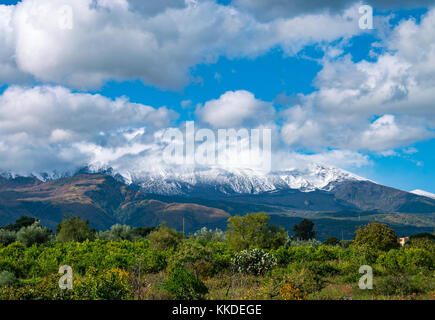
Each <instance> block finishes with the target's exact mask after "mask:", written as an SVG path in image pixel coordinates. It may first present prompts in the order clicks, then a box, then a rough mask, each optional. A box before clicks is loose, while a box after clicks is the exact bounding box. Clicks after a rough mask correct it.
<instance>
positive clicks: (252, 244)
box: [226, 212, 288, 251]
mask: <svg viewBox="0 0 435 320" xmlns="http://www.w3.org/2000/svg"><path fill="white" fill-rule="evenodd" d="M269 220H270V217H269V216H268V215H267V214H266V213H265V212H259V213H250V214H247V215H246V216H244V217H241V216H234V217H231V218H229V219H228V231H227V234H226V238H227V241H228V245H229V247H230V248H231V249H233V250H235V251H241V250H244V249H248V248H263V249H273V248H278V247H279V246H282V245H284V244H285V242H286V241H287V239H288V234H287V232H285V230H284V228H278V227H276V226H272V225H269Z"/></svg>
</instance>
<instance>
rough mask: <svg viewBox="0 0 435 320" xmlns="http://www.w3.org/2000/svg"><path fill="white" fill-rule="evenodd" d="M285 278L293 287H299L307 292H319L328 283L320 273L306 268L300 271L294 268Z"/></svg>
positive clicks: (303, 291) (301, 290)
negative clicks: (317, 273)
mask: <svg viewBox="0 0 435 320" xmlns="http://www.w3.org/2000/svg"><path fill="white" fill-rule="evenodd" d="M285 278H286V282H287V283H291V285H292V287H293V288H297V289H299V291H300V292H302V293H306V294H312V293H318V292H319V291H320V290H322V289H323V288H324V287H325V284H326V283H325V281H324V280H323V279H322V278H321V277H319V275H316V274H315V273H314V272H312V271H311V270H309V269H306V268H303V269H302V270H300V271H296V270H293V271H292V273H290V274H287V275H286V277H285Z"/></svg>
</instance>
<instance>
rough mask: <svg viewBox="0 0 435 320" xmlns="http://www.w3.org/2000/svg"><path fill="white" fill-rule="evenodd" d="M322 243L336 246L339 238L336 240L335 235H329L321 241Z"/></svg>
mask: <svg viewBox="0 0 435 320" xmlns="http://www.w3.org/2000/svg"><path fill="white" fill-rule="evenodd" d="M323 244H324V245H325V246H338V245H339V244H340V240H338V239H337V238H336V237H329V238H326V239H325V241H323Z"/></svg>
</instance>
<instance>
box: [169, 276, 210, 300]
mask: <svg viewBox="0 0 435 320" xmlns="http://www.w3.org/2000/svg"><path fill="white" fill-rule="evenodd" d="M162 288H163V290H165V291H167V292H168V293H169V294H171V296H172V298H173V299H176V300H203V299H204V298H205V295H206V294H207V293H208V289H207V287H206V286H205V284H204V283H203V282H202V281H201V280H199V279H198V278H196V277H195V275H194V274H193V273H192V272H190V271H187V270H186V269H185V268H176V269H174V270H172V271H171V272H170V273H169V276H168V278H167V280H165V281H164V283H163V287H162Z"/></svg>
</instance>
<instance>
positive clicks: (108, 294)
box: [73, 268, 131, 300]
mask: <svg viewBox="0 0 435 320" xmlns="http://www.w3.org/2000/svg"><path fill="white" fill-rule="evenodd" d="M73 289H74V296H75V298H77V299H80V300H88V299H89V300H125V299H128V298H130V297H131V296H130V294H131V286H130V279H129V274H128V273H127V272H126V271H124V270H122V269H119V268H114V269H109V270H104V271H99V270H97V269H94V268H90V269H89V270H88V272H87V273H86V276H85V277H84V278H83V279H82V280H77V281H75V282H74V287H73Z"/></svg>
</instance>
